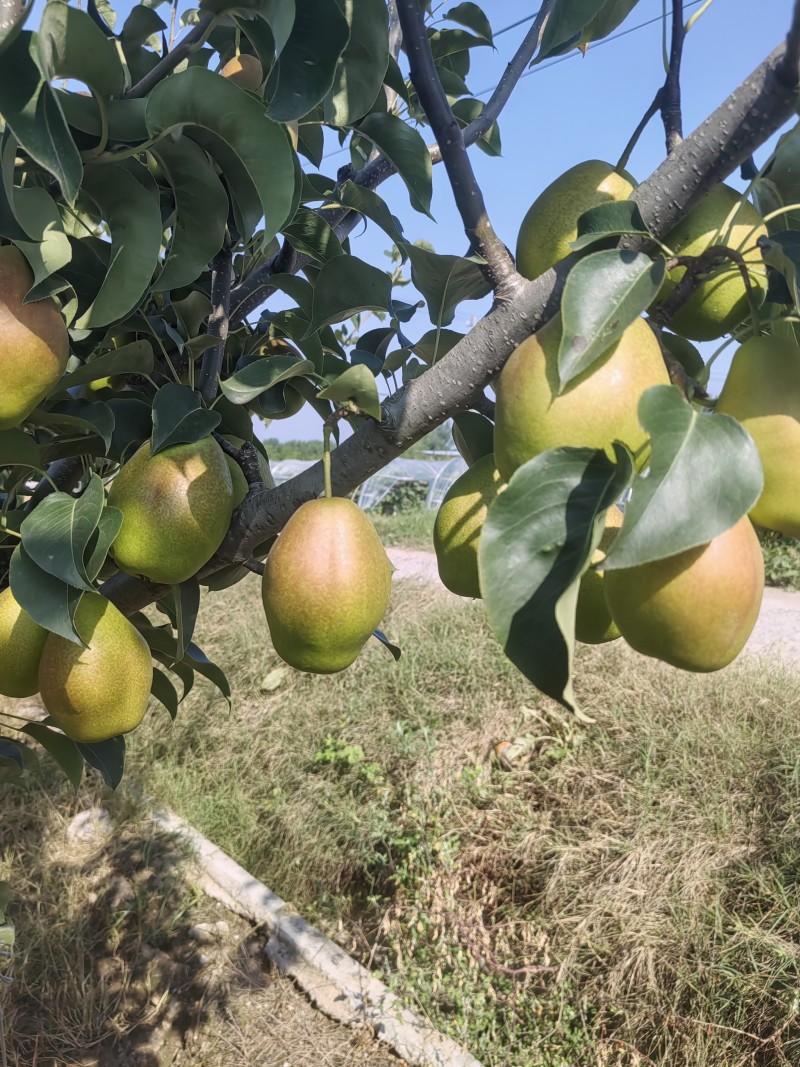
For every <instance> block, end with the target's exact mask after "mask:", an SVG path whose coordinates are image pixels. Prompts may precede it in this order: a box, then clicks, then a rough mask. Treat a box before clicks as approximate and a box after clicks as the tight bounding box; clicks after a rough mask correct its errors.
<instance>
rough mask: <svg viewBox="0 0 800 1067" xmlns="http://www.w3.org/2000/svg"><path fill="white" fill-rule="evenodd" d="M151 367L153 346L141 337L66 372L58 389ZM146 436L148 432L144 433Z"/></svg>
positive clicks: (150, 368)
mask: <svg viewBox="0 0 800 1067" xmlns="http://www.w3.org/2000/svg"><path fill="white" fill-rule="evenodd" d="M152 369H153V346H152V345H151V344H150V342H149V341H147V340H145V339H142V340H139V341H130V342H129V343H128V344H126V345H122V347H121V348H116V349H114V351H113V352H106V353H105V355H102V356H98V357H97V359H93V360H90V361H89V363H84V364H83V365H82V366H80V367H76V369H75V370H74V371H71V372H70V373H69V374H66V375H65V376H64V377H63V378H62V379H61V381H60V382H59V383H58V385H59V388H60V389H72V388H73V387H74V386H76V385H86V383H87V382H96V381H97V380H98V379H99V378H109V377H111V376H112V375H114V374H149V373H150V371H151V370H152ZM145 436H148V434H145Z"/></svg>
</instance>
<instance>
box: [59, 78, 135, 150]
mask: <svg viewBox="0 0 800 1067" xmlns="http://www.w3.org/2000/svg"><path fill="white" fill-rule="evenodd" d="M55 94H56V99H57V100H58V102H59V104H60V105H61V109H62V111H63V112H64V115H65V116H66V119H67V122H68V123H69V124H70V126H72V127H74V128H75V129H76V130H80V131H81V132H82V133H88V134H90V135H91V136H93V137H96V138H97V139H98V140H99V139H100V136H101V133H102V130H103V118H102V115H101V112H100V105H99V104H98V102H97V100H96V98H95V97H93V96H81V95H80V94H79V93H70V92H65V91H64V90H63V89H56V90H55ZM103 107H104V109H105V119H106V122H107V123H108V136H109V139H110V140H112V141H126V142H131V143H137V142H140V141H146V140H147V123H146V122H145V109H146V107H147V100H146V98H145V99H141V100H140V99H133V100H104V101H103Z"/></svg>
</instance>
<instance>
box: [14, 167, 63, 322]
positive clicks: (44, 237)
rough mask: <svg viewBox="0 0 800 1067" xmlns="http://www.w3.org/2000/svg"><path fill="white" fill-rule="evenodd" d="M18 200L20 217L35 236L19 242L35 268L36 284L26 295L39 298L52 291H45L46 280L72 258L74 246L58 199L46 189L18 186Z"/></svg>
mask: <svg viewBox="0 0 800 1067" xmlns="http://www.w3.org/2000/svg"><path fill="white" fill-rule="evenodd" d="M14 204H15V207H16V213H17V218H19V220H20V221H21V222H22V225H23V226H24V227H25V229H26V231H27V232H28V233H29V234H30V235H31V237H32V238H33V240H32V241H18V242H17V246H18V247H19V250H20V252H22V254H23V255H24V256H25V258H26V259H27V261H28V263H29V264H30V268H31V270H32V271H33V285H32V286H31V288H30V290H29V291H28V293H27V295H26V297H25V299H26V301H28V300H38V299H40V298H41V297H42V296H45V295H49V294H48V293H46V292H44V291H42V290H43V288H44V287H43V286H42V283H43V282H45V281H46V279H47V278H49V277H50V275H51V274H56V273H57V272H58V271H60V270H61V268H62V267H65V266H66V265H67V263H69V262H70V260H71V259H72V246H71V245H70V243H69V239H68V237H67V235H66V234H65V233H64V227H63V225H62V223H61V216H60V215H59V213H58V208H57V207H56V204H55V201H54V200H53V198H52V197H51V196H50V194H49V193H47V192H46V191H45V190H44V189H41V188H36V187H31V188H28V189H17V190H16V191H15V193H14Z"/></svg>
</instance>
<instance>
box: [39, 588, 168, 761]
mask: <svg viewBox="0 0 800 1067" xmlns="http://www.w3.org/2000/svg"><path fill="white" fill-rule="evenodd" d="M75 629H76V630H77V631H78V634H79V635H80V637H81V639H82V640H83V641H84V642H85V643H86V645H87V646H88V647H87V648H82V647H81V646H80V645H76V644H74V643H73V642H72V641H67V640H66V639H65V638H63V637H59V635H58V634H49V635H48V637H47V641H46V642H45V646H44V651H43V652H42V660H41V663H40V665H39V690H40V692H41V694H42V703H43V704H44V706H45V708H46V709H47V712H48V714H49V715H50V717H51V718H52V719H53V721H54V722H55V724H56V726H59V727H60V728H61V729H62V730H63V731H64V733H65V734H66V735H67V737H71V738H72V740H73V741H81V742H83V743H84V744H95V743H96V742H98V741H107V740H108V739H109V738H110V737H116V736H117V735H118V734H126V733H128V732H129V731H130V730H134V729H136V727H137V726H138V725H139V723H140V722H141V721H142V719H143V717H144V713H145V711H146V710H147V703H148V700H149V699H150V686H151V684H152V681H153V665H152V662H151V659H150V649H149V648H148V645H147V642H146V641H145V639H144V638H143V637H142V635H141V634H140V633H139V631H138V630H137V629H136V627H135V626H133V624H132V623H130V622H129V621H128V620H127V619H126V618H125V616H124V615H123V614H122V613H121V612H120V611H119V609H118V608H116V607H115V606H114V605H113V604H112V603H111V601H110V600H106V598H105V597H104V596H101V595H100V594H99V593H86V594H84V596H83V597H82V598H81V602H80V604H78V610H77V611H76V612H75Z"/></svg>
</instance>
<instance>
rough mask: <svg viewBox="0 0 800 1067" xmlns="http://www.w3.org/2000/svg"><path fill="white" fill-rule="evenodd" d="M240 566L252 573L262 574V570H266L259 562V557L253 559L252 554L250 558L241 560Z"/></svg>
mask: <svg viewBox="0 0 800 1067" xmlns="http://www.w3.org/2000/svg"><path fill="white" fill-rule="evenodd" d="M242 566H243V567H244V568H245V569H246V570H248V571H252V572H253V574H261V575H263V574H264V571H265V570H266V567H265V566H264V564H263V563H262V562H261V560H260V559H253V558H252V556H251V557H250V559H245V560H242Z"/></svg>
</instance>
